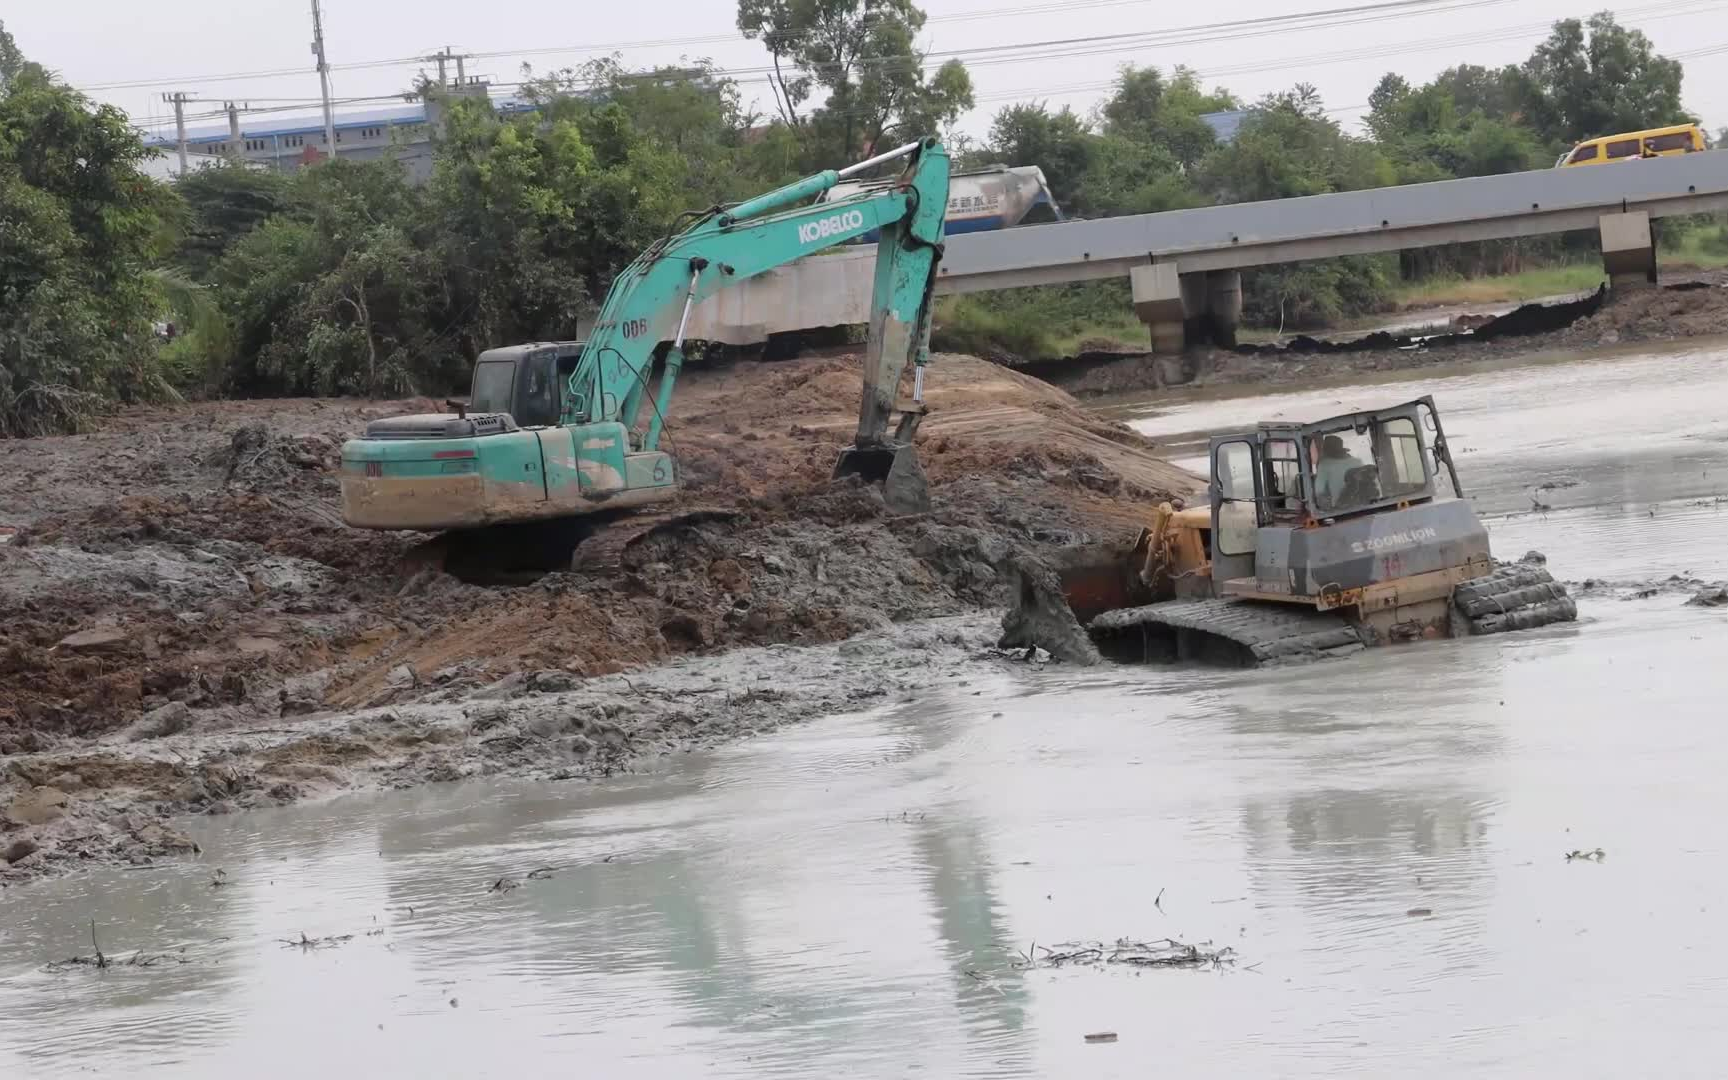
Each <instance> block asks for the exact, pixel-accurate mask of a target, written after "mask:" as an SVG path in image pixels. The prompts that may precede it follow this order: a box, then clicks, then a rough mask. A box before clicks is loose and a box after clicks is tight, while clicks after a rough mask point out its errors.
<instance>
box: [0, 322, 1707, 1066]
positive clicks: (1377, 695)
mask: <svg viewBox="0 0 1728 1080" xmlns="http://www.w3.org/2000/svg"><path fill="white" fill-rule="evenodd" d="M1725 355H1728V354H1725V353H1723V352H1721V351H1717V352H1710V351H1708V350H1698V349H1676V350H1674V351H1672V352H1670V353H1666V354H1663V355H1652V354H1648V353H1645V354H1639V355H1621V356H1618V357H1612V358H1605V359H1600V360H1591V361H1587V362H1580V363H1574V364H1564V365H1562V364H1540V365H1527V366H1524V367H1518V368H1511V369H1506V370H1502V371H1496V372H1491V373H1484V372H1475V373H1470V374H1456V375H1445V376H1442V377H1436V376H1435V373H1432V372H1430V373H1426V374H1427V377H1425V378H1423V379H1421V380H1420V381H1417V382H1408V381H1406V382H1400V383H1399V384H1397V385H1394V386H1390V387H1373V388H1364V389H1365V391H1366V396H1367V398H1368V399H1369V400H1371V401H1380V400H1392V399H1395V398H1398V397H1401V396H1407V395H1413V394H1415V393H1417V392H1430V393H1433V394H1435V395H1436V397H1437V398H1438V400H1439V403H1440V407H1441V409H1442V410H1443V418H1444V419H1445V421H1446V423H1447V425H1448V428H1449V431H1450V433H1451V435H1452V438H1453V442H1454V446H1455V447H1456V448H1458V449H1459V450H1460V453H1459V459H1458V460H1459V468H1460V472H1461V473H1462V475H1463V479H1464V482H1465V485H1466V490H1467V492H1468V493H1469V494H1471V495H1472V496H1473V497H1475V498H1476V499H1477V501H1478V506H1479V507H1481V509H1482V512H1483V514H1484V515H1485V516H1486V517H1488V519H1489V522H1490V525H1491V527H1492V528H1493V529H1494V542H1495V544H1496V547H1497V549H1498V550H1499V551H1500V552H1501V553H1502V554H1512V555H1517V554H1521V553H1522V552H1523V550H1525V549H1526V548H1532V547H1534V548H1539V549H1541V550H1543V551H1545V552H1547V553H1548V555H1549V557H1550V560H1551V562H1550V565H1551V567H1552V568H1553V569H1554V571H1555V573H1556V574H1557V576H1562V577H1565V578H1567V579H1569V580H1573V581H1580V582H1581V581H1583V580H1585V579H1590V578H1594V579H1602V580H1608V581H1611V582H1613V583H1615V584H1614V585H1613V586H1612V587H1610V588H1606V589H1602V590H1593V591H1588V592H1585V593H1582V594H1581V597H1582V600H1581V605H1580V615H1581V617H1580V621H1579V622H1578V623H1577V624H1573V625H1568V626H1563V627H1552V628H1547V629H1544V630H1541V631H1535V632H1530V633H1524V634H1513V635H1507V636H1502V637H1493V638H1484V639H1476V640H1465V641H1454V642H1441V643H1435V644H1429V645H1422V646H1416V647H1411V648H1406V649H1396V650H1383V651H1378V652H1375V653H1372V654H1369V655H1367V656H1364V657H1362V658H1359V659H1353V660H1351V661H1348V662H1343V663H1337V664H1327V665H1318V666H1314V667H1310V668H1305V669H1299V670H1295V671H1275V672H1253V673H1248V674H1237V673H1230V674H1226V673H1219V672H1210V671H1201V670H1184V669H1124V668H1112V669H1104V670H1097V669H1093V670H1088V671H1075V670H1065V669H1062V668H1060V667H1055V666H1051V667H1038V666H1030V665H1019V666H1012V667H1010V666H1007V665H1004V664H1003V663H1001V662H1000V661H991V660H987V659H983V658H977V657H975V658H973V659H971V660H969V661H966V662H964V663H962V662H960V661H958V660H955V659H954V658H953V657H951V656H949V657H944V659H943V661H942V662H943V663H944V664H945V665H948V664H952V665H955V666H954V667H953V668H952V669H951V670H952V671H953V674H952V675H950V676H949V677H948V678H947V679H946V680H945V681H942V682H940V683H938V684H937V685H936V687H935V688H934V689H925V690H921V691H919V692H917V693H915V694H910V695H907V697H909V698H910V700H899V699H896V700H893V701H883V702H882V703H881V704H879V705H876V706H875V707H872V708H869V709H867V710H865V711H857V712H851V713H847V714H843V715H832V716H826V717H821V718H812V719H811V721H810V722H809V723H805V724H802V725H797V726H790V727H783V728H780V729H779V730H777V731H775V732H773V733H771V734H765V735H763V736H760V737H758V738H755V739H750V740H746V741H742V742H736V743H730V744H726V745H723V746H720V747H718V748H713V749H708V750H704V751H701V752H698V753H693V754H687V755H682V756H678V757H675V758H669V759H667V761H666V763H665V765H664V766H663V767H661V768H659V769H657V770H654V771H650V772H646V773H642V774H637V775H632V776H625V777H617V778H614V779H611V780H606V781H600V782H584V781H577V782H569V783H534V784H530V783H523V782H509V783H498V782H471V783H464V784H456V785H439V786H432V787H423V788H419V789H416V790H411V791H404V792H394V793H384V794H371V795H349V796H344V797H341V798H338V799H334V800H330V801H325V802H320V803H311V804H304V805H300V806H296V807H289V808H284V809H280V810H266V811H259V812H253V813H246V814H235V815H229V816H225V817H203V818H198V819H194V820H191V821H188V822H186V823H185V827H186V828H187V830H188V831H189V832H190V833H192V835H193V836H194V837H195V839H196V840H197V841H198V843H199V844H200V845H201V847H202V854H201V855H200V856H198V857H197V858H194V859H189V860H186V861H182V862H175V863H170V864H167V865H163V866H158V867H155V868H151V869H145V870H139V871H118V870H102V871H93V872H90V873H87V874H80V875H72V876H68V877H63V878H60V879H56V880H49V881H43V882H39V883H35V884H32V885H30V886H29V887H27V888H19V889H12V890H8V891H7V892H5V893H0V1016H4V1017H5V1018H6V1019H7V1021H8V1022H7V1023H5V1024H3V1025H0V1075H4V1076H73V1075H81V1074H89V1073H97V1074H104V1075H112V1074H119V1073H122V1072H130V1071H136V1072H139V1073H142V1074H147V1075H162V1076H175V1077H218V1076H221V1077H227V1076H232V1075H235V1074H237V1073H240V1072H244V1073H245V1074H247V1075H264V1076H305V1075H315V1074H319V1073H322V1074H324V1075H332V1076H346V1075H383V1074H390V1075H423V1076H462V1077H478V1076H511V1077H521V1076H535V1075H551V1074H568V1073H574V1072H576V1071H581V1072H583V1073H590V1074H599V1075H638V1074H639V1075H651V1076H688V1075H704V1076H737V1077H744V1076H806V1075H836V1074H848V1075H858V1076H872V1077H874V1076H905V1075H909V1074H910V1075H925V1076H955V1075H988V1076H1025V1077H1046V1076H1077V1075H1084V1076H1124V1077H1126V1076H1136V1077H1138V1076H1144V1075H1146V1074H1147V1072H1148V1071H1149V1070H1150V1069H1151V1068H1156V1069H1157V1070H1159V1071H1161V1072H1167V1073H1170V1074H1172V1075H1178V1076H1184V1077H1187V1076H1220V1077H1226V1076H1228V1077H1239V1076H1245V1075H1247V1076H1265V1075H1286V1076H1288V1075H1306V1076H1337V1075H1362V1076H1385V1075H1390V1074H1397V1075H1421V1076H1457V1075H1461V1074H1462V1075H1518V1076H1527V1075H1536V1076H1555V1077H1562V1076H1577V1075H1649V1074H1659V1075H1708V1074H1712V1073H1713V1072H1715V1071H1716V1068H1717V1067H1716V1066H1714V1065H1711V1064H1710V1063H1711V1062H1714V1061H1719V1060H1720V1059H1721V1057H1722V1055H1723V1052H1724V1051H1728V1034H1724V1033H1723V1032H1722V1029H1721V1026H1720V1024H1719V1021H1718V1010H1717V1007H1716V1006H1717V1002H1719V1001H1720V1000H1722V998H1721V997H1720V995H1722V994H1724V993H1725V992H1728V922H1724V921H1723V920H1722V918H1721V914H1722V913H1723V911H1724V910H1728V894H1725V893H1724V890H1723V888H1722V886H1721V885H1720V881H1721V878H1722V875H1721V872H1720V867H1721V865H1722V862H1723V859H1724V858H1725V857H1728V837H1725V836H1724V833H1723V830H1722V829H1721V827H1720V822H1721V819H1722V815H1723V812H1724V809H1725V808H1728V798H1725V797H1724V795H1723V793H1722V792H1723V785H1722V782H1721V776H1722V773H1723V768H1724V765H1725V764H1728V754H1725V753H1724V751H1723V750H1722V748H1721V745H1722V744H1721V738H1722V737H1721V734H1720V724H1719V714H1720V702H1721V701H1722V700H1723V699H1724V697H1725V696H1728V665H1723V664H1722V663H1721V655H1722V643H1723V641H1724V640H1725V639H1728V623H1725V621H1724V620H1725V619H1728V612H1725V611H1724V610H1723V609H1711V608H1701V607H1689V606H1686V605H1685V603H1684V600H1685V599H1686V596H1685V594H1684V592H1683V591H1682V590H1678V589H1658V590H1657V591H1655V592H1654V593H1650V594H1648V595H1641V592H1643V591H1644V590H1641V589H1639V588H1637V587H1636V586H1637V584H1638V583H1639V582H1642V581H1647V580H1654V579H1657V578H1662V577H1666V575H1668V574H1670V573H1673V572H1676V571H1679V570H1687V571H1690V572H1692V573H1693V574H1694V575H1696V576H1697V577H1698V578H1699V579H1701V580H1703V579H1728V543H1725V542H1724V541H1725V540H1728V519H1724V518H1723V517H1722V516H1721V510H1720V509H1719V508H1718V506H1717V504H1715V503H1714V501H1713V500H1715V499H1716V498H1718V497H1720V496H1721V495H1723V494H1728V421H1723V420H1722V419H1720V418H1719V417H1718V416H1713V415H1712V411H1713V409H1712V403H1715V402H1720V401H1722V400H1724V398H1723V391H1725V390H1728V386H1725V385H1724V382H1728V374H1725V370H1728V369H1725V368H1724V367H1722V366H1721V360H1722V358H1723V357H1724V356H1725ZM1382 391H1384V395H1383V393H1382ZM1344 396H1345V395H1343V394H1342V393H1341V392H1340V391H1337V390H1330V389H1328V390H1317V391H1315V392H1314V393H1313V394H1309V395H1280V396H1276V397H1264V398H1254V399H1248V398H1238V399H1234V400H1229V399H1221V398H1210V399H1205V398H1194V399H1189V400H1187V401H1185V402H1183V403H1182V404H1180V405H1178V406H1176V407H1174V408H1165V409H1163V410H1162V411H1161V412H1159V413H1157V414H1151V413H1150V412H1149V411H1147V410H1145V409H1144V407H1138V408H1140V410H1141V413H1142V415H1141V416H1140V418H1139V420H1137V421H1136V422H1137V423H1138V424H1139V425H1141V426H1142V427H1143V430H1145V431H1146V432H1147V433H1149V434H1153V435H1154V436H1156V437H1160V438H1169V439H1171V441H1172V442H1179V441H1182V439H1183V438H1184V437H1185V433H1186V445H1188V446H1189V447H1190V448H1191V447H1192V446H1193V445H1195V444H1194V442H1193V438H1192V433H1194V432H1204V431H1207V430H1217V429H1221V428H1225V427H1230V426H1234V425H1236V424H1239V423H1241V422H1244V421H1251V420H1253V419H1256V418H1258V417H1260V416H1274V415H1278V410H1288V415H1291V416H1305V415H1308V414H1309V413H1310V412H1311V411H1312V409H1311V406H1314V407H1318V408H1320V409H1321V411H1329V407H1330V405H1332V404H1333V403H1335V402H1337V401H1340V400H1343V399H1344ZM1360 397H1361V395H1351V396H1350V400H1351V401H1352V402H1353V401H1355V400H1359V399H1360ZM1129 408H1136V407H1135V406H1130V407H1129ZM1189 453H1190V454H1192V449H1190V450H1189ZM1664 462H1666V463H1667V464H1666V465H1664V464H1663V463H1664ZM1694 470H1695V471H1696V473H1697V475H1696V476H1694V475H1692V473H1693V471H1694ZM1719 470H1720V471H1719ZM1563 480H1571V481H1575V483H1574V484H1572V485H1571V486H1555V487H1551V488H1548V489H1543V488H1542V487H1541V485H1542V484H1544V483H1547V482H1549V481H1554V482H1556V483H1557V485H1558V482H1559V481H1563ZM1533 493H1539V497H1540V500H1541V501H1543V502H1545V503H1546V504H1548V505H1549V507H1550V508H1549V509H1546V510H1542V511H1536V510H1534V509H1532V508H1531V507H1530V505H1529V498H1530V496H1531V495H1532V494H1533ZM986 621H987V620H986ZM960 623H965V619H962V620H959V621H958V622H957V623H956V627H957V628H958V630H964V631H966V632H976V631H978V630H979V629H980V627H978V626H971V625H970V624H967V625H965V626H960V625H959V624H960ZM958 630H957V632H958ZM860 662H868V663H878V662H880V658H879V657H877V658H874V659H871V658H868V657H867V658H865V659H864V660H862V661H860ZM1598 850H1599V851H1600V854H1598V853H1597V852H1598ZM1569 853H1577V854H1578V856H1579V857H1575V858H1572V859H1570V860H1568V858H1567V855H1568V854H1569ZM92 922H94V924H95V927H96V934H97V936H98V942H99V945H100V948H101V949H102V950H103V952H104V956H105V957H107V958H108V959H109V960H110V961H112V962H113V963H112V966H109V967H107V968H104V969H100V970H98V969H95V968H93V967H90V966H88V965H75V966H71V967H66V968H59V967H55V966H53V965H54V962H56V961H62V960H65V959H67V958H69V957H72V956H82V957H89V956H90V955H92V953H93V948H92V943H91V940H90V939H91V924H92ZM302 935H305V936H304V939H302ZM1124 937H1126V938H1131V939H1136V940H1142V941H1153V940H1156V939H1161V938H1165V937H1171V938H1176V939H1179V940H1181V941H1183V942H1189V943H1196V944H1199V943H1207V942H1210V943H1211V945H1212V947H1214V948H1223V947H1228V948H1229V949H1231V950H1233V951H1234V959H1235V963H1234V964H1233V965H1227V966H1225V967H1222V968H1221V969H1217V970H1205V971H1197V970H1166V969H1151V970H1131V969H1126V968H1122V967H1105V966H1089V965H1084V964H1082V965H1074V966H1067V967H1049V966H1047V965H1043V964H1040V965H1036V966H1034V967H1032V968H1031V969H1030V970H1027V969H1025V967H1024V965H1023V964H1022V963H1020V962H1019V961H1020V958H1021V956H1022V954H1023V953H1029V954H1031V955H1032V956H1034V957H1040V956H1043V955H1044V953H1043V952H1042V949H1043V948H1047V947H1051V946H1055V945H1057V944H1059V943H1063V942H1068V941H1078V940H1099V941H1105V942H1109V941H1113V940H1115V939H1117V938H1124ZM1035 946H1036V947H1035ZM137 950H143V951H144V958H143V962H141V963H137V964H131V963H128V960H129V958H131V957H132V956H133V955H134V954H135V952H136V951H137ZM1104 1032H1111V1033H1115V1034H1116V1036H1117V1038H1116V1039H1115V1041H1113V1042H1104V1041H1095V1042H1089V1041H1087V1039H1086V1036H1087V1035H1096V1034H1099V1033H1104Z"/></svg>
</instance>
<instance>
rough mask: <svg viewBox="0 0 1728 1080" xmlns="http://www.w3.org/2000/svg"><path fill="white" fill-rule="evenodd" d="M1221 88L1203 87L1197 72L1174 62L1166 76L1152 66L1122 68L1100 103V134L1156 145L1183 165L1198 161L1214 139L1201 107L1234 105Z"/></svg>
mask: <svg viewBox="0 0 1728 1080" xmlns="http://www.w3.org/2000/svg"><path fill="white" fill-rule="evenodd" d="M1237 106H1238V103H1237V101H1236V99H1235V98H1234V97H1233V96H1232V95H1231V94H1230V93H1229V92H1228V91H1223V90H1218V91H1214V92H1212V93H1210V94H1209V93H1206V92H1205V91H1204V90H1203V89H1202V88H1201V86H1200V79H1199V76H1197V75H1196V74H1194V72H1192V71H1190V70H1189V69H1187V68H1182V67H1179V68H1177V69H1176V70H1175V71H1174V72H1172V73H1171V75H1170V77H1169V78H1168V79H1166V78H1165V77H1164V75H1163V74H1162V73H1161V72H1160V71H1159V70H1158V69H1157V68H1136V67H1134V66H1132V65H1129V66H1128V67H1126V68H1124V69H1123V70H1122V72H1121V73H1120V74H1119V75H1118V76H1117V77H1116V91H1115V93H1113V94H1112V95H1111V96H1110V99H1109V100H1108V101H1106V102H1105V103H1104V106H1103V108H1102V110H1101V113H1102V116H1103V134H1104V135H1106V136H1115V137H1117V138H1121V139H1126V140H1128V141H1131V142H1136V143H1140V144H1143V145H1147V146H1152V147H1155V148H1157V149H1159V150H1161V151H1163V152H1164V153H1165V154H1166V155H1167V156H1168V157H1169V158H1170V159H1171V160H1173V161H1175V162H1176V163H1177V164H1178V165H1179V166H1181V167H1182V168H1183V169H1191V168H1193V167H1194V166H1195V165H1197V164H1199V163H1200V161H1201V159H1202V158H1204V157H1205V156H1206V155H1207V154H1208V153H1210V152H1211V151H1212V149H1213V148H1214V147H1215V146H1216V145H1217V142H1218V140H1217V136H1216V135H1214V134H1213V131H1212V126H1211V125H1210V124H1208V123H1206V121H1204V120H1202V119H1200V117H1201V116H1202V115H1203V114H1205V113H1212V112H1223V111H1226V110H1230V109H1235V108H1237Z"/></svg>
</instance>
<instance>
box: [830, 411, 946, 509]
mask: <svg viewBox="0 0 1728 1080" xmlns="http://www.w3.org/2000/svg"><path fill="white" fill-rule="evenodd" d="M922 419H923V413H921V412H905V413H902V414H901V416H900V424H899V427H898V428H896V429H895V432H894V438H893V439H891V440H884V441H883V442H882V444H881V445H879V446H857V445H853V446H848V447H847V448H846V449H844V450H842V451H840V460H839V461H837V462H835V464H834V479H836V480H839V479H842V478H843V477H847V476H856V477H858V478H859V479H861V480H863V481H864V482H865V483H867V484H881V485H882V501H883V502H885V503H887V504H888V508H889V509H890V510H894V511H896V512H898V513H902V514H923V513H928V512H929V510H930V481H929V478H928V477H926V476H925V475H924V466H923V465H922V464H920V463H919V461H918V450H917V448H916V447H914V446H913V445H912V437H913V434H914V433H915V432H917V430H918V422H919V421H920V420H922Z"/></svg>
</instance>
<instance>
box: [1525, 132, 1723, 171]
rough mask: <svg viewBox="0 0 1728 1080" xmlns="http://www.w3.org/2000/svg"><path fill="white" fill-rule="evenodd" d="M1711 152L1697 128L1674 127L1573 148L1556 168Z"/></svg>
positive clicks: (1600, 140)
mask: <svg viewBox="0 0 1728 1080" xmlns="http://www.w3.org/2000/svg"><path fill="white" fill-rule="evenodd" d="M1704 149H1708V147H1707V146H1706V145H1705V141H1704V131H1703V129H1702V128H1700V127H1699V126H1698V125H1697V124H1676V125H1674V126H1673V127H1664V128H1651V129H1650V130H1648V131H1628V132H1626V133H1624V134H1622V135H1604V136H1602V137H1601V138H1600V139H1590V140H1588V141H1587V142H1581V143H1579V144H1578V145H1577V146H1574V147H1573V148H1572V149H1571V151H1570V152H1569V153H1565V154H1561V155H1560V160H1559V161H1556V162H1555V163H1554V165H1555V167H1556V168H1562V167H1565V166H1568V165H1601V164H1604V163H1605V162H1609V161H1636V160H1638V159H1639V158H1647V157H1669V156H1671V155H1674V154H1691V153H1694V152H1696V151H1699V150H1704Z"/></svg>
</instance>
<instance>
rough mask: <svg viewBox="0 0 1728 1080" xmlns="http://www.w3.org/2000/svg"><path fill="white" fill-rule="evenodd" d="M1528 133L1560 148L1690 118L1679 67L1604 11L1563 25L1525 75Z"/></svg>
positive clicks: (1539, 48) (1534, 57)
mask: <svg viewBox="0 0 1728 1080" xmlns="http://www.w3.org/2000/svg"><path fill="white" fill-rule="evenodd" d="M1521 74H1522V76H1523V84H1522V86H1521V87H1520V94H1521V96H1522V101H1521V102H1520V105H1521V107H1522V108H1523V109H1524V111H1525V113H1526V115H1527V119H1528V123H1529V124H1530V126H1531V127H1532V128H1533V129H1534V130H1536V131H1539V132H1541V133H1543V135H1545V136H1546V137H1547V138H1549V139H1551V140H1553V141H1554V143H1555V145H1556V148H1558V146H1560V145H1566V146H1570V145H1571V144H1573V143H1575V142H1579V141H1581V140H1583V139H1590V138H1594V137H1596V136H1598V135H1612V134H1614V133H1615V132H1620V131H1637V130H1641V129H1643V128H1650V127H1661V126H1663V125H1666V124H1680V123H1686V122H1687V121H1688V120H1689V119H1691V118H1690V117H1689V116H1688V115H1687V113H1686V110H1685V109H1684V107H1683V106H1682V105H1681V103H1680V82H1681V77H1682V74H1683V72H1682V70H1681V67H1680V62H1679V61H1677V60H1670V59H1668V58H1667V57H1664V56H1659V55H1657V53H1656V50H1655V47H1654V46H1653V45H1652V44H1651V42H1650V39H1649V38H1648V37H1646V36H1645V35H1644V32H1643V31H1642V30H1628V29H1626V28H1624V27H1622V26H1621V25H1620V24H1619V23H1617V22H1615V20H1614V15H1613V13H1612V12H1608V11H1602V12H1598V13H1597V14H1595V15H1592V16H1591V17H1590V18H1589V19H1588V20H1586V21H1583V22H1580V21H1579V20H1578V19H1562V20H1560V21H1559V22H1557V23H1555V24H1554V30H1553V32H1552V33H1551V34H1550V35H1549V36H1548V40H1546V41H1544V42H1543V43H1542V44H1541V45H1538V46H1537V47H1536V51H1535V52H1534V53H1532V54H1531V56H1530V59H1529V60H1527V61H1525V63H1524V65H1523V68H1522V70H1521Z"/></svg>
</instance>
